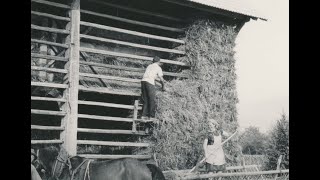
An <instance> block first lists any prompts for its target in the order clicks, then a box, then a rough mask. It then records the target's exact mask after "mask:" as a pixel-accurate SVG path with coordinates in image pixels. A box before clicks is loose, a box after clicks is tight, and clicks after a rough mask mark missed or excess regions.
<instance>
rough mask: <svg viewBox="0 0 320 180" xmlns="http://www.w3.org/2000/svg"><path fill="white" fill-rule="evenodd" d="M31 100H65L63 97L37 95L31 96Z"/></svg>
mask: <svg viewBox="0 0 320 180" xmlns="http://www.w3.org/2000/svg"><path fill="white" fill-rule="evenodd" d="M31 100H34V101H55V102H66V99H64V98H50V97H37V96H31Z"/></svg>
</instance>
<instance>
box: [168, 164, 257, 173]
mask: <svg viewBox="0 0 320 180" xmlns="http://www.w3.org/2000/svg"><path fill="white" fill-rule="evenodd" d="M256 167H262V165H255V164H253V165H245V166H228V167H226V171H230V170H239V169H248V168H256ZM190 170H191V169H183V170H168V171H163V173H189V171H190Z"/></svg>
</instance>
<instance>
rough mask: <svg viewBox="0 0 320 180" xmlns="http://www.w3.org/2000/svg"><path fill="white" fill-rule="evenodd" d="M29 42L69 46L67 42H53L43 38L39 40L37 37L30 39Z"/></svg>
mask: <svg viewBox="0 0 320 180" xmlns="http://www.w3.org/2000/svg"><path fill="white" fill-rule="evenodd" d="M31 42H34V43H39V44H47V45H52V46H58V47H62V48H68V47H69V46H68V45H67V44H61V43H55V42H50V41H44V40H39V39H31Z"/></svg>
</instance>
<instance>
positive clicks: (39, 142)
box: [31, 140, 63, 144]
mask: <svg viewBox="0 0 320 180" xmlns="http://www.w3.org/2000/svg"><path fill="white" fill-rule="evenodd" d="M61 143H63V141H62V140H31V144H61Z"/></svg>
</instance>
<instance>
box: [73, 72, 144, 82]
mask: <svg viewBox="0 0 320 180" xmlns="http://www.w3.org/2000/svg"><path fill="white" fill-rule="evenodd" d="M79 75H80V76H83V77H91V78H99V79H109V80H117V81H123V82H131V83H140V82H141V79H132V78H124V77H117V76H107V75H100V74H90V73H80V74H79Z"/></svg>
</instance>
